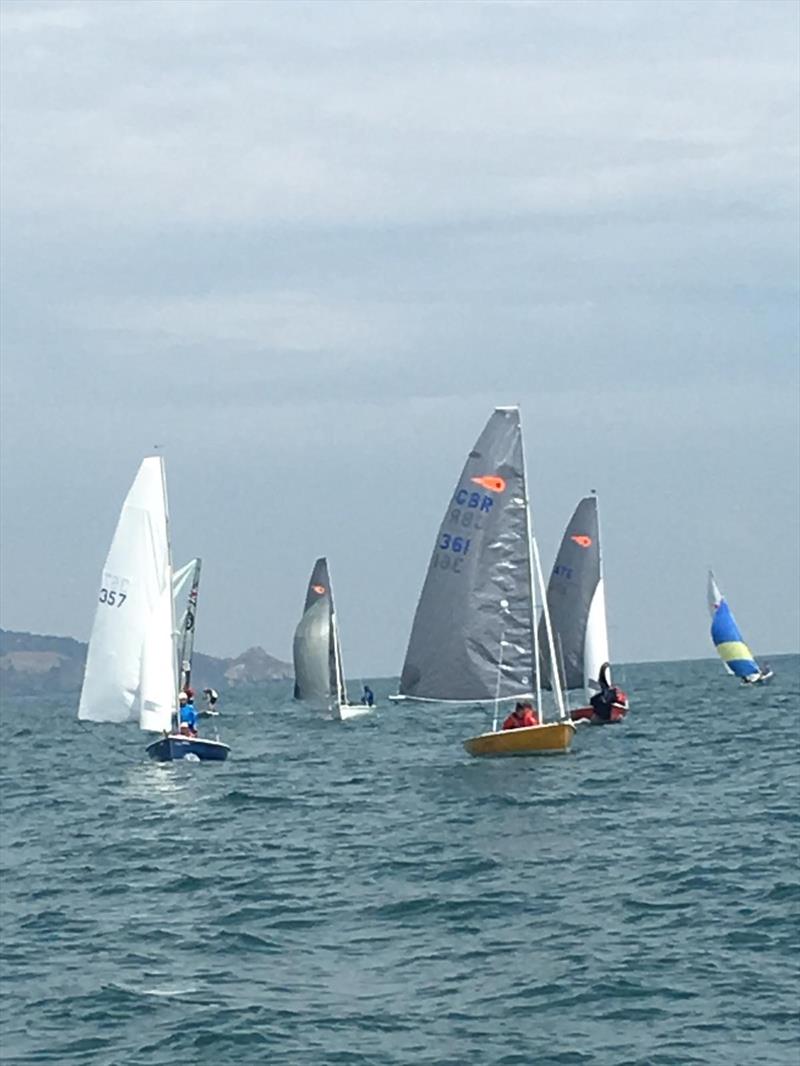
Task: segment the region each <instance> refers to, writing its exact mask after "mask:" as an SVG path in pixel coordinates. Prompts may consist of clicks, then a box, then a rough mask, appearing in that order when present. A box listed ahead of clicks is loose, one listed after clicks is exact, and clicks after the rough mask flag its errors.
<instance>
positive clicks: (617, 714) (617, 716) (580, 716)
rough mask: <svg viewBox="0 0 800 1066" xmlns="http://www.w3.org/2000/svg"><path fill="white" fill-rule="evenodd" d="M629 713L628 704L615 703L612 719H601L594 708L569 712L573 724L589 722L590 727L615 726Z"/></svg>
mask: <svg viewBox="0 0 800 1066" xmlns="http://www.w3.org/2000/svg"><path fill="white" fill-rule="evenodd" d="M627 713H628V707H627V704H622V703H615V704H613V705H612V707H611V717H610V718H601V717H600V716H599V715H598V714H597V712H596V711H595V709H594V707H577V708H576V709H575V710H574V711H570V712H569V716H570V718H571V719H572V721H573V722H588V723H589V724H590V725H615V724H616V723H617V722H621V721H622V719H623V718H624V717H625V715H626V714H627Z"/></svg>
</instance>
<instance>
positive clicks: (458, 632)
mask: <svg viewBox="0 0 800 1066" xmlns="http://www.w3.org/2000/svg"><path fill="white" fill-rule="evenodd" d="M501 604H504V605H505V606H503V607H501ZM501 641H502V652H503V654H502V662H501V655H500V652H501ZM532 649H533V600H532V577H531V561H530V539H529V528H528V504H527V492H526V485H525V470H524V457H523V447H522V431H521V426H520V419H519V410H518V409H517V408H516V407H503V408H496V409H495V411H494V412H493V414H492V415H491V417H490V418H489V421H488V422H487V424H486V427H485V428H484V430H483V432H482V433H481V435H480V437H479V438H478V440H477V441H476V443H475V446H474V447H473V448H472V450H471V451H470V452H469V453H468V456H467V461H466V463H465V465H464V468H463V471H462V473H461V476H460V478H459V479H458V482H457V483H456V486H455V489H454V491H453V493H452V496H451V497H450V501H449V503H448V506H447V510H446V512H445V515H444V518H443V520H442V522H441V524H440V526H439V529H438V532H437V534H436V540H435V543H434V548H433V553H432V556H431V559H430V563H429V565H428V571H427V575H426V577H425V582H424V584H423V588H422V592H421V594H420V598H419V601H418V604H417V609H416V613H415V616H414V622H413V625H412V630H411V635H410V637H409V643H408V650H407V652H406V657H405V662H404V665H403V669H402V674H401V679H400V694H401V695H403V696H406V697H408V698H412V699H420V700H434V701H442V702H448V703H450V702H454V703H461V702H489V701H494V700H495V698H496V696H497V698H498V699H500V700H506V699H514V698H518V697H521V696H530V695H531V694H532V692H533V685H534V679H533V652H532Z"/></svg>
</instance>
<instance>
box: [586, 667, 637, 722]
mask: <svg viewBox="0 0 800 1066" xmlns="http://www.w3.org/2000/svg"><path fill="white" fill-rule="evenodd" d="M610 674H611V667H610V666H609V664H608V663H603V665H602V666H601V667H600V673H599V676H598V679H597V680H598V682H599V684H600V691H599V692H597V693H595V695H594V696H592V698H591V699H590V700H589V703H591V705H592V708H593V710H594V714H595V718H597V719H598V720H599V721H601V722H610V721H611V718H612V713H613V710H614V706H615V705H617V706H619V707H621V708H622V709H623V710H626V711H627V709H628V697H627V696H626V695H625V693H624V692H623V691H622V689H621V688H617V687H616V685H612V684H611V678H610Z"/></svg>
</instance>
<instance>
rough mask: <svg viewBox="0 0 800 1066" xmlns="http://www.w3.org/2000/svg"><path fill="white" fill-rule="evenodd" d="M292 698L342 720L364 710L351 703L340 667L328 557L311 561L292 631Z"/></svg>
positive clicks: (368, 709)
mask: <svg viewBox="0 0 800 1066" xmlns="http://www.w3.org/2000/svg"><path fill="white" fill-rule="evenodd" d="M293 650H294V678H295V681H294V698H295V699H296V700H301V701H303V702H304V703H308V704H311V705H312V706H315V707H317V708H319V709H320V710H324V711H326V712H327V713H328V714H333V715H334V716H335V717H337V718H339V719H341V720H342V721H344V720H346V719H348V718H355V717H357V716H358V715H362V714H367V713H368V712H369V711H370V710H371V709H372V708H371V707H368V706H367V704H365V703H351V702H350V700H349V699H348V696H347V682H346V681H345V676H344V669H343V667H342V649H341V644H340V641H339V625H338V621H337V618H336V611H335V610H334V606H333V590H332V588H331V579H330V574H329V572H328V560H327V559H326V558H325V557H324V556H323V557H322V558H320V559H317V561H316V562H315V563H314V569H313V570H312V571H311V577H310V579H309V582H308V590H307V592H306V599H305V605H304V607H303V615H302V617H301V619H300V621H299V622H298V625H297V629H296V630H295V634H294V649H293Z"/></svg>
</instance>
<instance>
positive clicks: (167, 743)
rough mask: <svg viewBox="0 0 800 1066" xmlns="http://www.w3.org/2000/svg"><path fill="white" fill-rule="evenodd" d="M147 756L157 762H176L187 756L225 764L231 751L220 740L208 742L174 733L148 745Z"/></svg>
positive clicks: (203, 738) (203, 739)
mask: <svg viewBox="0 0 800 1066" xmlns="http://www.w3.org/2000/svg"><path fill="white" fill-rule="evenodd" d="M146 750H147V754H148V755H149V756H150V758H151V759H155V760H156V762H175V761H177V760H178V759H185V758H186V757H187V756H190V757H193V758H195V759H200V760H201V761H202V762H224V761H225V759H227V758H228V752H229V751H230V750H231V749H230V748H229V747H228V745H227V744H223V743H222V742H221V741H219V740H207V739H206V738H205V737H186V736H178V735H176V734H174V733H172V734H170V735H169V736H168V737H159V739H158V740H154V741H153V743H152V744H148V745H147V749H146Z"/></svg>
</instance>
